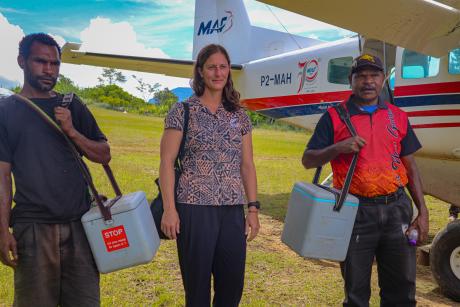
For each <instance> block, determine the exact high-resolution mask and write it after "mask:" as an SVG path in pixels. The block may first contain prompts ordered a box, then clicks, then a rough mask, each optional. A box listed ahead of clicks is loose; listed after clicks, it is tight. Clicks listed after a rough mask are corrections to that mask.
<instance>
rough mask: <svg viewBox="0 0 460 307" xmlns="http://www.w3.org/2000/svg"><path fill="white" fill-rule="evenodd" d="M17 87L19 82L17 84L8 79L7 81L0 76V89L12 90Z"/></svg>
mask: <svg viewBox="0 0 460 307" xmlns="http://www.w3.org/2000/svg"><path fill="white" fill-rule="evenodd" d="M18 85H19V82H17V81H13V80H9V79H7V78H5V77H2V76H0V87H3V88H13V87H15V86H18Z"/></svg>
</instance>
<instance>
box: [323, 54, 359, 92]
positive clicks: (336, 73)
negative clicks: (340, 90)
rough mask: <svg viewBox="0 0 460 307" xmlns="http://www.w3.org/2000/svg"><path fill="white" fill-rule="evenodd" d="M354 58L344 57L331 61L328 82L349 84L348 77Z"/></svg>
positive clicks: (328, 69)
mask: <svg viewBox="0 0 460 307" xmlns="http://www.w3.org/2000/svg"><path fill="white" fill-rule="evenodd" d="M352 62H353V57H351V56H350V57H343V58H336V59H331V60H329V64H328V68H327V81H329V82H330V83H337V84H347V85H348V84H349V82H348V75H349V74H350V69H351V63H352Z"/></svg>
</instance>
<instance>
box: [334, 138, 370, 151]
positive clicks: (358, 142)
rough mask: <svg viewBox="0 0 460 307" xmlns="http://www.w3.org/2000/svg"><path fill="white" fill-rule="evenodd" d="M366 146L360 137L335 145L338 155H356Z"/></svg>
mask: <svg viewBox="0 0 460 307" xmlns="http://www.w3.org/2000/svg"><path fill="white" fill-rule="evenodd" d="M364 145H366V141H365V140H364V139H363V138H362V137H360V136H354V137H351V138H348V139H346V140H343V141H341V142H338V143H336V144H335V147H336V150H337V151H338V152H339V153H345V154H347V153H357V152H359V151H360V150H361V148H362V147H363V146H364Z"/></svg>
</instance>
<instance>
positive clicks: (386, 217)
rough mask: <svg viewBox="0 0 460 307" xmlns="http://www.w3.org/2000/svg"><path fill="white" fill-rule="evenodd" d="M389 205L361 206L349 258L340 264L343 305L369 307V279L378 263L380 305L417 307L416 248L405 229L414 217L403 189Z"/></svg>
mask: <svg viewBox="0 0 460 307" xmlns="http://www.w3.org/2000/svg"><path fill="white" fill-rule="evenodd" d="M398 194H399V198H398V199H397V200H396V201H394V202H392V203H389V204H366V203H362V204H360V206H359V209H358V213H357V216H356V221H355V225H354V228H353V233H352V236H351V240H350V246H349V249H348V254H347V258H346V259H345V261H344V262H342V263H341V269H342V276H343V278H344V281H345V299H344V302H343V305H344V306H369V298H370V296H371V288H370V278H371V272H372V264H373V262H374V256H375V259H376V260H377V271H378V282H379V286H380V306H415V303H416V302H415V272H416V258H415V257H416V254H415V252H416V249H415V247H413V246H410V245H409V244H408V241H407V237H406V235H405V228H406V227H407V225H410V223H411V218H412V214H413V209H412V202H411V200H410V198H409V197H408V196H407V194H406V193H405V192H404V190H403V189H400V190H399V191H398Z"/></svg>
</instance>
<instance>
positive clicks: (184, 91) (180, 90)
mask: <svg viewBox="0 0 460 307" xmlns="http://www.w3.org/2000/svg"><path fill="white" fill-rule="evenodd" d="M171 92H173V93H174V95H176V96H177V98H179V101H184V100H185V99H187V98H189V97H190V96H192V95H193V90H192V89H191V88H190V87H176V88H175V89H172V90H171ZM149 103H157V101H156V100H155V98H151V99H150V100H149Z"/></svg>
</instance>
